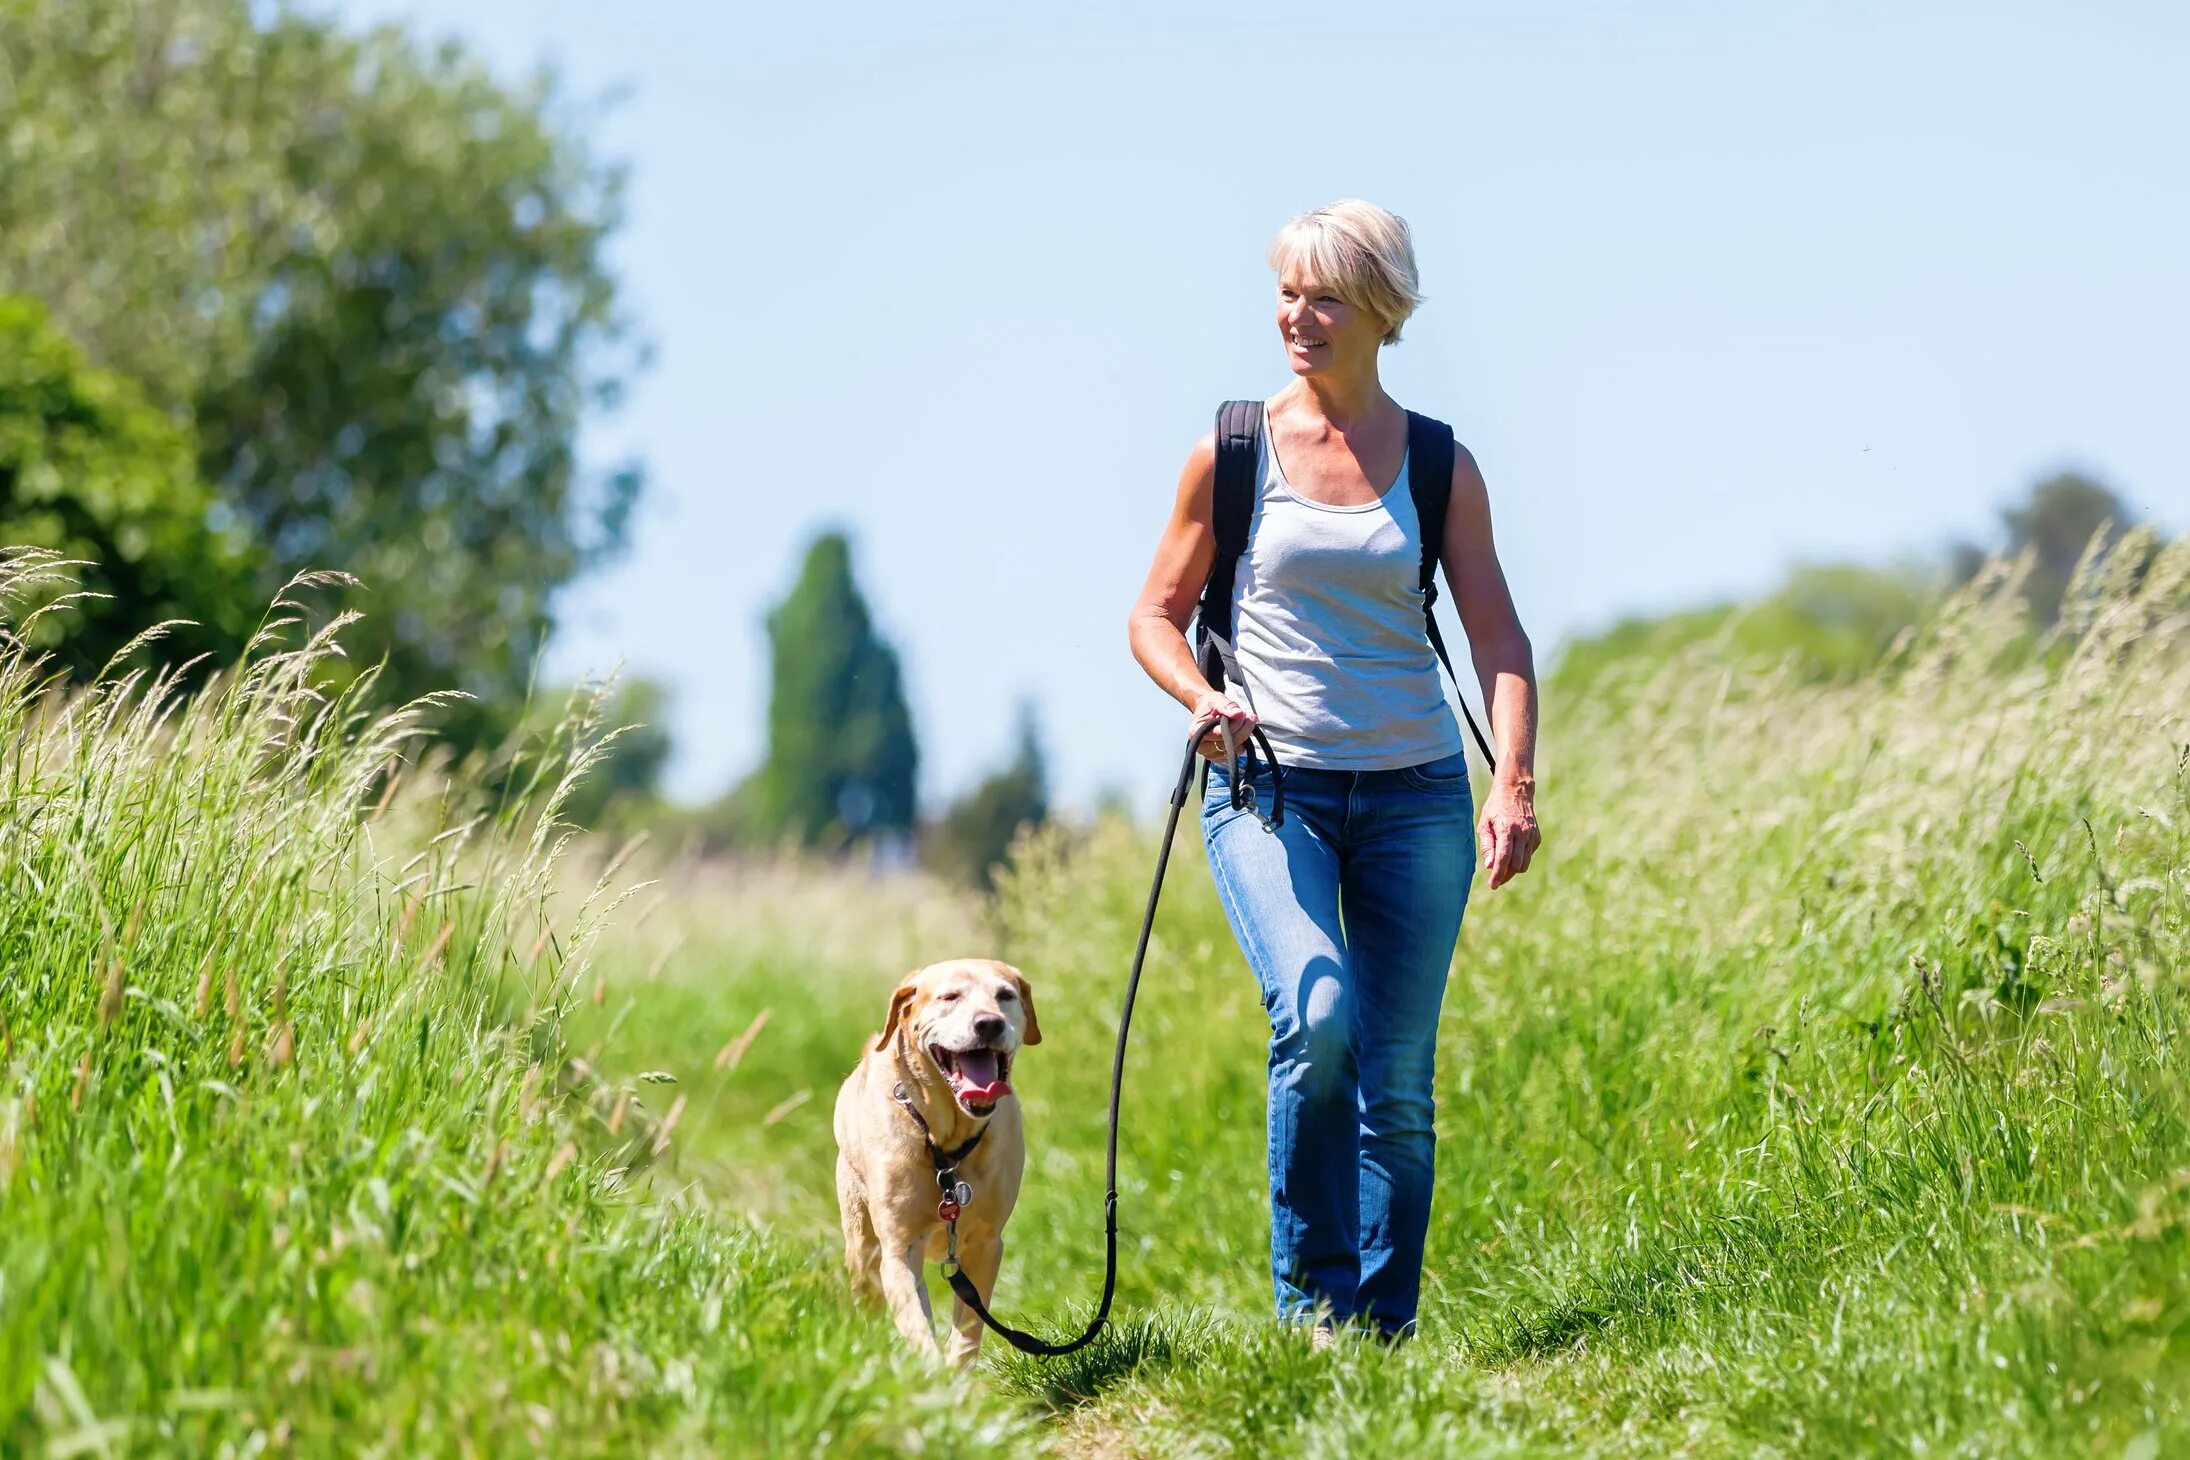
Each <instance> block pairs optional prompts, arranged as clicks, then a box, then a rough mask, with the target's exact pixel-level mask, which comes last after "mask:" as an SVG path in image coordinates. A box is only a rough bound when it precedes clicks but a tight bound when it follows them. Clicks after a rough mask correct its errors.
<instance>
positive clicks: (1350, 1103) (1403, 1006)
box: [1201, 752, 1475, 1334]
mask: <svg viewBox="0 0 2190 1460" xmlns="http://www.w3.org/2000/svg"><path fill="white" fill-rule="evenodd" d="M1248 785H1249V786H1250V787H1251V788H1252V789H1253V791H1254V793H1255V801H1256V804H1255V806H1254V807H1253V808H1251V809H1246V810H1235V809H1234V808H1233V807H1232V805H1231V799H1230V787H1229V783H1228V780H1227V777H1226V773H1225V771H1224V769H1223V768H1222V767H1221V766H1218V767H1213V768H1212V769H1211V772H1210V776H1209V788H1208V795H1207V796H1206V798H1205V799H1204V800H1203V803H1202V812H1201V825H1202V840H1203V843H1204V844H1205V845H1206V846H1207V848H1208V851H1209V866H1210V870H1211V872H1212V874H1213V875H1214V877H1215V880H1216V885H1217V896H1218V897H1219V899H1220V900H1221V901H1222V902H1223V904H1224V912H1225V916H1226V917H1227V918H1229V919H1230V920H1231V923H1232V931H1233V933H1234V934H1235V935H1236V936H1237V937H1238V939H1239V945H1240V951H1241V952H1242V953H1244V954H1246V956H1247V962H1248V963H1249V965H1250V966H1251V967H1252V968H1253V970H1254V973H1255V977H1256V979H1257V980H1258V981H1260V983H1261V984H1262V1003H1263V1008H1264V1009H1265V1010H1266V1011H1267V1012H1268V1013H1269V1016H1270V1272H1271V1278H1272V1281H1273V1282H1274V1284H1275V1286H1276V1290H1277V1307H1278V1316H1279V1317H1280V1318H1281V1319H1285V1320H1288V1321H1293V1322H1300V1321H1305V1320H1307V1319H1309V1318H1310V1317H1311V1316H1313V1315H1314V1314H1315V1313H1316V1312H1317V1310H1318V1309H1319V1308H1321V1309H1327V1310H1328V1311H1329V1312H1330V1313H1331V1314H1332V1315H1333V1316H1334V1317H1336V1318H1338V1319H1340V1320H1345V1319H1349V1318H1352V1319H1359V1320H1361V1321H1362V1322H1363V1323H1365V1324H1373V1325H1374V1326H1375V1327H1376V1328H1378V1329H1381V1330H1382V1331H1383V1332H1385V1333H1386V1334H1399V1333H1403V1332H1407V1331H1411V1329H1412V1326H1413V1323H1414V1317H1415V1307H1416V1303H1417V1300H1418V1298H1419V1296H1420V1292H1421V1286H1422V1243H1423V1236H1424V1233H1425V1232H1426V1231H1427V1229H1428V1227H1429V1218H1430V1185H1431V1176H1432V1160H1431V1157H1432V1154H1433V1151H1434V1149H1435V1142H1436V1137H1435V1135H1434V1134H1433V1133H1432V1130H1431V1125H1430V1117H1431V1109H1432V1107H1431V1094H1430V1089H1431V1076H1432V1066H1433V1062H1434V1059H1435V1055H1436V1041H1437V1015H1438V1010H1439V1008H1440V1006H1441V1005H1442V1003H1443V1001H1444V995H1445V976H1446V973H1447V972H1448V970H1449V969H1450V967H1451V964H1452V952H1453V945H1454V943H1455V942H1456V941H1457V939H1458V938H1459V936H1460V918H1461V914H1462V913H1463V912H1464V911H1465V909H1466V907H1467V900H1468V883H1469V880H1470V879H1471V878H1472V877H1473V876H1474V873H1475V835H1474V800H1473V796H1472V794H1471V792H1470V791H1469V788H1468V774H1467V757H1466V754H1465V752H1456V753H1454V754H1452V755H1448V756H1445V757H1442V758H1440V759H1438V760H1433V761H1427V762H1424V763H1423V764H1421V765H1415V766H1408V767H1405V768H1403V769H1398V770H1379V771H1335V770H1321V769H1315V768H1311V767H1299V768H1290V767H1289V768H1287V770H1286V772H1285V820H1284V824H1283V825H1281V826H1279V827H1278V828H1276V829H1275V830H1271V829H1270V828H1269V827H1268V825H1267V824H1266V823H1265V822H1264V821H1263V820H1262V817H1263V816H1264V815H1267V814H1268V812H1269V809H1270V784H1269V769H1268V767H1267V766H1261V765H1257V766H1256V767H1255V768H1254V769H1253V770H1252V771H1251V773H1250V774H1249V776H1248Z"/></svg>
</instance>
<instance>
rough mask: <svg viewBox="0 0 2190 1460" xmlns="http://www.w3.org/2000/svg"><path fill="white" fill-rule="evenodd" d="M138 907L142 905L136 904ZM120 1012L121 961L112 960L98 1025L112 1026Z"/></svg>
mask: <svg viewBox="0 0 2190 1460" xmlns="http://www.w3.org/2000/svg"><path fill="white" fill-rule="evenodd" d="M138 905H139V906H140V907H141V906H143V904H141V903H140V904H138ZM121 1012H122V960H121V959H119V958H116V959H114V960H113V961H112V962H111V963H109V964H108V965H107V970H106V988H105V989H104V990H103V991H102V992H101V993H100V995H99V1024H100V1027H101V1028H104V1027H105V1026H107V1025H109V1024H112V1023H113V1022H114V1016H115V1015H117V1014H119V1013H121Z"/></svg>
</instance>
